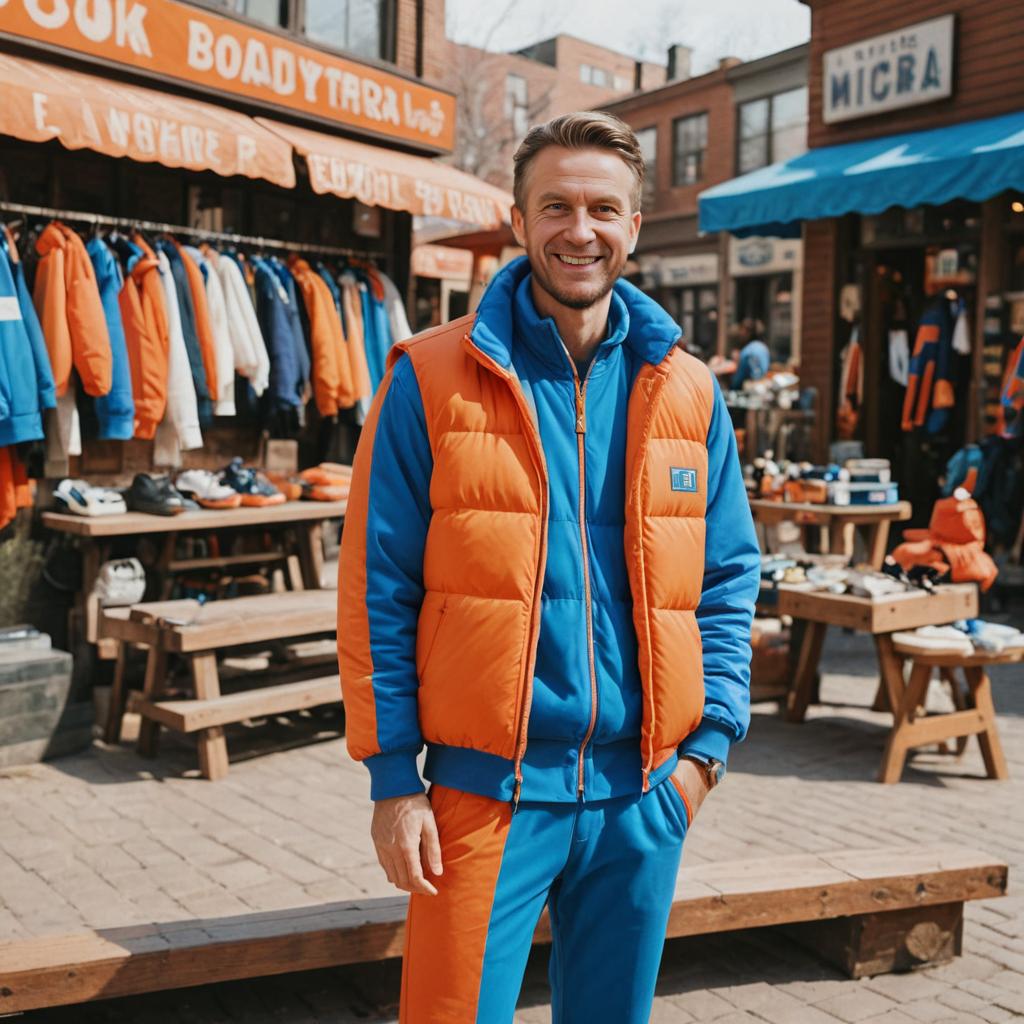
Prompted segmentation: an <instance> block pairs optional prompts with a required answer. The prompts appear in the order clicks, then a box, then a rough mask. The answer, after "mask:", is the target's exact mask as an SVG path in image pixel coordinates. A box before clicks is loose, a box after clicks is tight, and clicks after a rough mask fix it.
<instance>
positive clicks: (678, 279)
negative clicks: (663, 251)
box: [639, 253, 718, 288]
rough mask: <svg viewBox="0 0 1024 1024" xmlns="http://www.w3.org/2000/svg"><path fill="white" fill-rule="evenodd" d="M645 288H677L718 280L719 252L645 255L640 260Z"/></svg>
mask: <svg viewBox="0 0 1024 1024" xmlns="http://www.w3.org/2000/svg"><path fill="white" fill-rule="evenodd" d="M639 263H640V269H641V271H642V272H643V287H644V288H658V287H661V288H676V287H682V286H685V285H690V284H714V283H717V281H718V254H717V253H698V254H695V255H693V256H644V257H641V258H640V260H639Z"/></svg>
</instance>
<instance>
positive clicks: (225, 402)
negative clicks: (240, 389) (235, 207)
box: [184, 245, 235, 416]
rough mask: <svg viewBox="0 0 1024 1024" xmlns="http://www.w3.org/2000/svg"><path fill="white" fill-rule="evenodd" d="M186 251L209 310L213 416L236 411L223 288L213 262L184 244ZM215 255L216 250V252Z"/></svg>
mask: <svg viewBox="0 0 1024 1024" xmlns="http://www.w3.org/2000/svg"><path fill="white" fill-rule="evenodd" d="M184 251H185V253H186V254H187V255H188V256H189V257H190V258H191V259H192V261H193V262H194V263H195V265H196V266H197V267H198V268H199V272H200V274H201V275H202V279H203V290H204V292H205V295H206V307H207V310H208V312H209V320H210V335H211V338H212V341H213V362H214V366H215V372H214V375H213V380H214V381H215V386H214V387H213V414H214V416H234V415H235V353H234V349H233V347H232V344H231V329H230V327H229V326H228V310H227V305H226V302H225V299H224V289H223V287H222V286H221V283H220V276H219V275H218V274H217V271H216V270H215V269H214V266H213V262H212V261H211V260H210V259H209V258H207V256H206V255H204V254H203V253H202V252H201V251H200V250H199V249H195V248H193V247H192V246H190V245H187V246H185V250H184ZM215 255H216V254H215Z"/></svg>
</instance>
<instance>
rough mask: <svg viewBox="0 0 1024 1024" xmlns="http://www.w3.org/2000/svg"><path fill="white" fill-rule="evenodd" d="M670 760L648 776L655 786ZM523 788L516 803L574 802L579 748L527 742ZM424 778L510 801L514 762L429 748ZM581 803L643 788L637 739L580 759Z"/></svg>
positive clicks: (590, 750)
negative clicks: (582, 788) (581, 760)
mask: <svg viewBox="0 0 1024 1024" xmlns="http://www.w3.org/2000/svg"><path fill="white" fill-rule="evenodd" d="M676 762H677V759H676V757H674V756H673V757H671V758H670V759H669V760H668V761H667V762H666V763H665V764H663V765H662V766H661V767H660V768H658V770H657V771H655V772H652V773H651V778H650V785H651V786H652V787H653V786H656V785H657V784H658V783H659V782H661V780H662V779H664V778H666V777H667V776H668V775H669V774H671V772H672V770H673V769H674V768H675V766H676ZM522 767H523V786H522V790H521V791H520V794H519V799H520V801H530V802H535V801H542V802H545V803H574V802H575V801H576V800H578V799H579V792H578V771H579V748H578V747H572V746H569V745H567V744H566V743H563V742H559V741H555V740H530V742H529V743H528V744H527V747H526V755H525V756H524V757H523V766H522ZM423 774H424V775H425V776H426V778H427V779H429V780H430V781H431V782H436V783H437V784H438V785H439V786H448V787H449V788H451V789H461V790H463V791H464V792H467V793H476V794H477V795H479V796H487V797H491V798H492V799H494V800H511V799H512V791H513V789H514V786H515V766H514V763H513V762H512V761H511V760H509V759H506V758H504V757H498V756H497V755H496V754H487V753H484V752H483V751H481V750H471V749H470V748H468V747H446V746H441V745H438V744H430V745H429V746H428V747H427V760H426V765H425V766H424V770H423ZM583 785H584V798H585V799H587V800H610V799H614V798H616V797H621V796H629V795H631V794H636V793H639V792H641V790H642V789H643V772H642V766H641V753H640V740H639V739H629V740H619V741H618V742H615V743H605V744H596V745H594V744H592V745H590V746H588V747H587V748H586V750H585V751H584V755H583Z"/></svg>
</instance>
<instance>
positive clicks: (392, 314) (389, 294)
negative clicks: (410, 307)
mask: <svg viewBox="0 0 1024 1024" xmlns="http://www.w3.org/2000/svg"><path fill="white" fill-rule="evenodd" d="M377 276H378V277H379V278H380V283H381V285H382V286H383V288H384V308H385V309H386V310H387V311H388V321H389V323H390V324H391V344H392V345H393V344H394V343H395V342H396V341H405V340H406V338H411V337H412V328H411V327H410V326H409V318H408V317H407V316H406V315H405V303H404V302H403V301H402V295H401V293H400V292H399V290H398V286H397V285H396V284H395V282H394V281H392V280H391V278H390V277H388V275H387V274H381V273H378V274H377Z"/></svg>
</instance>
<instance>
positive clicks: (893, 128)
mask: <svg viewBox="0 0 1024 1024" xmlns="http://www.w3.org/2000/svg"><path fill="white" fill-rule="evenodd" d="M810 6H811V7H812V11H813V22H812V42H811V76H810V82H811V85H810V123H809V142H810V145H811V148H810V150H809V151H808V152H807V153H806V154H804V155H802V156H799V157H796V158H794V159H791V160H788V161H786V162H783V163H777V164H774V165H771V166H769V167H766V168H763V169H760V170H758V171H755V172H753V173H751V174H748V175H745V176H743V177H740V178H736V179H734V180H732V181H730V182H726V183H724V184H722V185H719V186H716V187H714V188H712V189H709V190H707V191H706V192H704V193H703V194H702V196H701V198H700V207H701V227H702V229H703V230H705V231H728V232H730V233H731V234H732V235H733V236H734V239H733V242H732V243H731V244H732V246H733V247H734V248H733V252H737V251H741V250H740V247H741V246H744V245H747V244H749V242H748V241H744V239H749V237H750V236H759V235H760V236H763V235H775V236H782V237H787V236H788V237H791V238H794V239H795V238H797V237H800V236H801V235H802V240H803V295H802V298H801V299H800V300H799V304H800V306H801V307H802V317H801V319H802V328H801V331H800V334H801V336H802V344H801V347H800V350H799V356H800V358H799V363H800V374H801V383H802V384H803V385H804V386H811V387H814V388H815V389H816V390H817V392H818V398H819V409H820V410H821V415H820V417H819V421H818V424H817V438H816V445H815V447H816V453H817V457H818V458H825V457H826V456H827V455H828V448H829V443H830V442H832V441H835V440H854V441H858V442H860V443H861V444H862V445H863V448H864V450H865V452H866V454H867V455H869V456H881V457H886V458H889V459H890V460H891V461H892V464H893V471H894V474H896V475H897V477H898V479H899V480H900V483H901V491H902V494H901V496H903V497H906V498H908V499H910V500H911V501H912V502H913V503H914V507H915V510H916V516H917V518H918V519H920V518H922V517H923V518H925V519H926V518H927V515H928V512H929V510H930V508H931V505H932V501H933V500H934V498H935V497H936V495H937V493H938V487H939V481H940V478H941V476H942V473H943V471H944V468H945V464H946V461H947V460H948V459H949V457H950V456H951V455H952V454H953V453H954V452H955V451H956V450H957V449H959V448H960V447H961V446H962V445H963V444H964V443H965V442H969V441H973V440H978V439H981V438H984V437H985V436H987V435H992V434H997V433H1000V432H1003V431H1005V430H1006V429H1007V426H1006V422H1005V421H1006V415H1005V413H1006V411H1007V410H1006V409H1005V408H1004V407H1003V406H1001V405H1000V392H1001V391H1002V389H1003V384H1004V379H1005V378H1006V374H1007V368H1008V364H1009V362H1010V361H1011V360H1013V359H1014V358H1015V351H1016V348H1017V342H1019V340H1020V334H1021V327H1022V326H1024V324H1022V323H1021V320H1024V317H1022V316H1021V310H1022V306H1021V303H1020V301H1019V300H1020V297H1021V296H1020V288H1021V284H1022V283H1024V272H1022V270H1021V267H1022V264H1024V233H1022V231H1024V202H1022V196H1021V191H1022V190H1024V93H1022V91H1021V78H1020V71H1019V59H1018V56H1017V54H1018V52H1019V48H1020V46H1021V44H1022V43H1024V27H1022V25H1021V22H1020V19H1019V18H1016V17H1014V16H1013V15H1012V12H1011V11H1010V10H1009V9H1008V8H1006V7H1005V5H1001V4H999V3H995V2H978V3H963V2H959V3H957V2H951V3H942V4H939V5H937V6H936V5H931V6H930V7H929V8H928V11H927V13H928V15H929V18H928V20H926V21H917V22H914V21H913V19H912V18H908V16H907V13H906V9H905V8H903V9H894V8H891V7H888V6H886V5H883V4H881V3H877V2H874V0H858V2H855V3H843V4H841V5H840V4H839V3H836V2H834V0H811V2H810ZM922 10H923V8H922ZM734 269H735V268H734ZM741 294H742V292H741V291H739V290H738V291H737V296H738V297H739V296H740V295H741ZM776 294H777V293H776ZM762 301H764V300H762ZM792 308H797V307H796V306H793V307H792ZM933 350H934V351H935V353H936V354H935V356H934V357H932V355H931V354H930V353H931V352H932V351H933ZM915 352H916V353H918V357H917V358H916V360H915ZM1009 412H1010V414H1011V415H1012V410H1009ZM1018 427H1019V424H1018Z"/></svg>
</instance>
